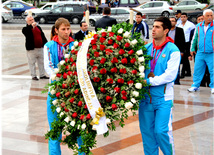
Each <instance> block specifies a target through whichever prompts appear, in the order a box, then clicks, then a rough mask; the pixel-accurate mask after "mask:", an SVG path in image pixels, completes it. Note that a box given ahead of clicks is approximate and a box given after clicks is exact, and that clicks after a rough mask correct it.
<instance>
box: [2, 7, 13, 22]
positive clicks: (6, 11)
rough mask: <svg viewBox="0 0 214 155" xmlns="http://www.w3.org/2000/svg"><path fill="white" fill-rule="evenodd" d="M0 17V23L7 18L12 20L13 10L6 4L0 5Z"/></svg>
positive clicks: (6, 20)
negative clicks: (0, 19)
mask: <svg viewBox="0 0 214 155" xmlns="http://www.w3.org/2000/svg"><path fill="white" fill-rule="evenodd" d="M1 18H2V23H6V22H8V21H9V20H12V19H13V11H12V10H11V9H10V8H8V7H6V6H3V5H1Z"/></svg>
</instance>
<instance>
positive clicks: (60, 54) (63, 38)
mask: <svg viewBox="0 0 214 155" xmlns="http://www.w3.org/2000/svg"><path fill="white" fill-rule="evenodd" d="M55 31H56V34H57V35H56V36H54V37H53V39H52V41H49V42H48V43H46V44H45V46H44V66H45V70H46V72H47V73H48V75H49V76H50V77H51V75H52V74H53V73H54V68H58V67H57V64H58V63H59V62H60V61H61V60H63V58H64V51H65V49H71V47H72V46H73V43H74V42H73V41H74V40H73V39H72V38H71V37H69V35H70V32H71V29H70V23H69V21H68V20H67V19H65V18H59V19H58V20H57V21H56V22H55ZM51 106H52V104H51V97H50V96H49V95H48V98H47V117H48V123H49V127H50V129H51V123H52V122H53V121H54V119H56V120H57V112H56V111H55V113H53V112H52V109H51ZM61 138H62V135H61V136H60V137H59V140H60V139H61ZM59 140H52V139H49V141H48V143H49V155H61V149H60V142H59ZM77 141H78V145H79V146H80V145H81V144H82V140H81V138H80V137H79V138H78V139H77ZM79 154H81V155H84V153H79Z"/></svg>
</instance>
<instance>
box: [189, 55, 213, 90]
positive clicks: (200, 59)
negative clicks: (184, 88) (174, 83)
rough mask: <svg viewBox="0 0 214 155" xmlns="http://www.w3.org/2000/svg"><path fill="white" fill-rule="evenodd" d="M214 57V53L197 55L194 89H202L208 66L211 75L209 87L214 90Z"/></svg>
mask: <svg viewBox="0 0 214 155" xmlns="http://www.w3.org/2000/svg"><path fill="white" fill-rule="evenodd" d="M213 56H214V55H213V53H202V52H198V53H197V54H196V57H195V66H194V73H193V84H192V87H200V84H201V81H202V79H203V77H204V73H205V70H206V65H207V66H208V70H209V73H210V84H209V87H210V88H214V85H213V69H214V64H213V59H214V57H213Z"/></svg>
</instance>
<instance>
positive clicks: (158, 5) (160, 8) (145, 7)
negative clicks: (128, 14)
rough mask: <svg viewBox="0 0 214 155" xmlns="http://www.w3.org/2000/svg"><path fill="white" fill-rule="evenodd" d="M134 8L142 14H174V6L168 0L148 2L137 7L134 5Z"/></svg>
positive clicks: (166, 15)
mask: <svg viewBox="0 0 214 155" xmlns="http://www.w3.org/2000/svg"><path fill="white" fill-rule="evenodd" d="M132 10H134V11H139V12H141V13H142V14H147V15H161V16H165V17H169V15H170V14H174V11H173V8H172V6H171V5H170V4H169V2H167V1H151V2H146V3H143V4H141V5H139V6H137V7H133V8H132Z"/></svg>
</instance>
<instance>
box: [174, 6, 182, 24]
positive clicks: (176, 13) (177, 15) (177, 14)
mask: <svg viewBox="0 0 214 155" xmlns="http://www.w3.org/2000/svg"><path fill="white" fill-rule="evenodd" d="M175 17H176V19H177V23H176V26H178V25H179V24H180V23H181V10H177V11H176V12H175Z"/></svg>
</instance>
